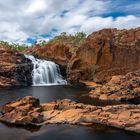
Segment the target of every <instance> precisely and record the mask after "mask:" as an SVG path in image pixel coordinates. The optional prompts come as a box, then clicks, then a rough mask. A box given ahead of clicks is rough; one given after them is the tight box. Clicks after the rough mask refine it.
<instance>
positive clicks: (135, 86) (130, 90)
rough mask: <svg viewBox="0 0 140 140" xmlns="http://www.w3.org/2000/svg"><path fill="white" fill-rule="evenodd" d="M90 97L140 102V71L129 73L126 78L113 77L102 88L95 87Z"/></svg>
mask: <svg viewBox="0 0 140 140" xmlns="http://www.w3.org/2000/svg"><path fill="white" fill-rule="evenodd" d="M90 97H91V98H95V99H99V100H105V101H132V102H133V103H134V102H136V103H138V102H139V101H140V70H137V71H134V72H129V73H127V74H126V75H125V76H121V75H119V76H113V77H112V79H111V80H110V81H109V82H108V83H106V84H105V85H102V86H97V87H95V89H94V90H92V91H91V92H90Z"/></svg>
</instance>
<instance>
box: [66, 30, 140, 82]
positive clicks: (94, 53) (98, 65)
mask: <svg viewBox="0 0 140 140" xmlns="http://www.w3.org/2000/svg"><path fill="white" fill-rule="evenodd" d="M139 68H140V28H137V29H131V30H117V29H103V30H100V31H97V32H94V33H92V34H91V35H89V36H88V37H87V39H86V41H85V43H84V44H83V45H82V46H81V47H80V48H79V49H78V51H77V52H76V54H75V55H73V56H72V59H71V60H70V61H69V64H68V68H67V72H68V80H69V81H70V82H71V83H74V82H75V83H77V82H78V80H94V81H95V82H104V81H106V80H109V79H110V78H111V76H113V75H120V74H121V75H123V74H126V73H128V72H130V71H134V70H137V69H139Z"/></svg>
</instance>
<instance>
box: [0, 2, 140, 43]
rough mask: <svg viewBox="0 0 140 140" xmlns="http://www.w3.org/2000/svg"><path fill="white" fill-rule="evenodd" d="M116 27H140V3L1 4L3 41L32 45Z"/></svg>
mask: <svg viewBox="0 0 140 140" xmlns="http://www.w3.org/2000/svg"><path fill="white" fill-rule="evenodd" d="M114 27H115V28H119V29H122V28H135V27H140V0H0V40H7V41H11V42H19V43H22V42H23V43H33V42H34V41H35V40H38V39H45V40H48V39H49V38H51V37H53V36H55V35H57V34H59V33H61V32H67V33H70V34H73V33H75V32H79V31H84V32H85V33H87V34H90V33H91V32H93V31H97V30H99V29H103V28H114Z"/></svg>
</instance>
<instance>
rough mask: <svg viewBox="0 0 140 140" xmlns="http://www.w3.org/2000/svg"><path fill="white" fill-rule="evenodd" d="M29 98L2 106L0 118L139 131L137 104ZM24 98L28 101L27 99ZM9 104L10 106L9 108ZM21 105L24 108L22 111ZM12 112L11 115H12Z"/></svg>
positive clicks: (27, 122)
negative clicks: (83, 102) (42, 101)
mask: <svg viewBox="0 0 140 140" xmlns="http://www.w3.org/2000/svg"><path fill="white" fill-rule="evenodd" d="M32 98H33V97H32ZM32 98H31V97H30V98H29V97H28V98H27V97H25V98H23V99H24V100H23V99H20V100H18V102H20V103H17V102H12V103H11V104H10V103H9V104H6V105H5V106H8V108H4V107H5V106H3V108H4V109H3V110H2V112H3V113H2V115H1V116H0V120H1V121H4V122H9V123H14V124H23V125H29V124H32V125H37V126H40V125H44V124H57V123H59V124H64V123H68V124H77V125H94V124H95V123H99V124H104V125H107V126H113V127H117V128H121V129H124V130H129V131H133V132H137V133H140V105H129V104H128V105H124V104H121V105H112V106H105V107H100V106H92V105H85V104H82V103H76V102H74V101H71V100H68V99H64V100H57V101H53V102H50V103H45V104H41V105H39V101H38V100H37V99H36V98H35V99H32ZM25 99H26V100H25ZM28 99H29V100H30V101H27V100H28ZM23 101H24V102H23ZM13 103H14V104H13ZM27 104H30V106H31V110H30V109H29V107H27ZM10 105H11V107H12V108H10ZM23 106H25V107H23ZM13 108H14V110H13ZM23 108H27V109H26V110H25V109H24V111H23ZM8 109H9V110H8ZM15 110H16V111H15ZM4 111H5V112H4ZM13 111H14V117H13V118H12V113H13ZM16 112H17V114H16ZM21 112H24V113H21ZM16 115H17V116H16ZM10 117H11V118H10ZM16 118H17V120H16ZM20 118H21V119H20ZM13 120H14V121H13Z"/></svg>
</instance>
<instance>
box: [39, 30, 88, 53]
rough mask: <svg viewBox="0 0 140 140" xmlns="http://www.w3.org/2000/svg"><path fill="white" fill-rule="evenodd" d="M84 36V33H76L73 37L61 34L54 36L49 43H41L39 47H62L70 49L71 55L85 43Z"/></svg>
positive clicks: (64, 33)
mask: <svg viewBox="0 0 140 140" xmlns="http://www.w3.org/2000/svg"><path fill="white" fill-rule="evenodd" d="M85 39H86V34H85V33H84V32H77V33H76V34H75V35H71V34H67V33H66V32H63V33H61V34H60V35H58V36H55V37H54V38H53V39H51V40H50V41H49V42H45V41H41V42H40V43H39V45H40V46H42V47H43V46H45V45H48V44H49V45H56V44H59V45H62V46H67V47H69V48H70V51H71V52H72V53H73V52H75V51H76V50H77V48H78V47H80V46H81V44H82V43H83V42H84V41H85Z"/></svg>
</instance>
